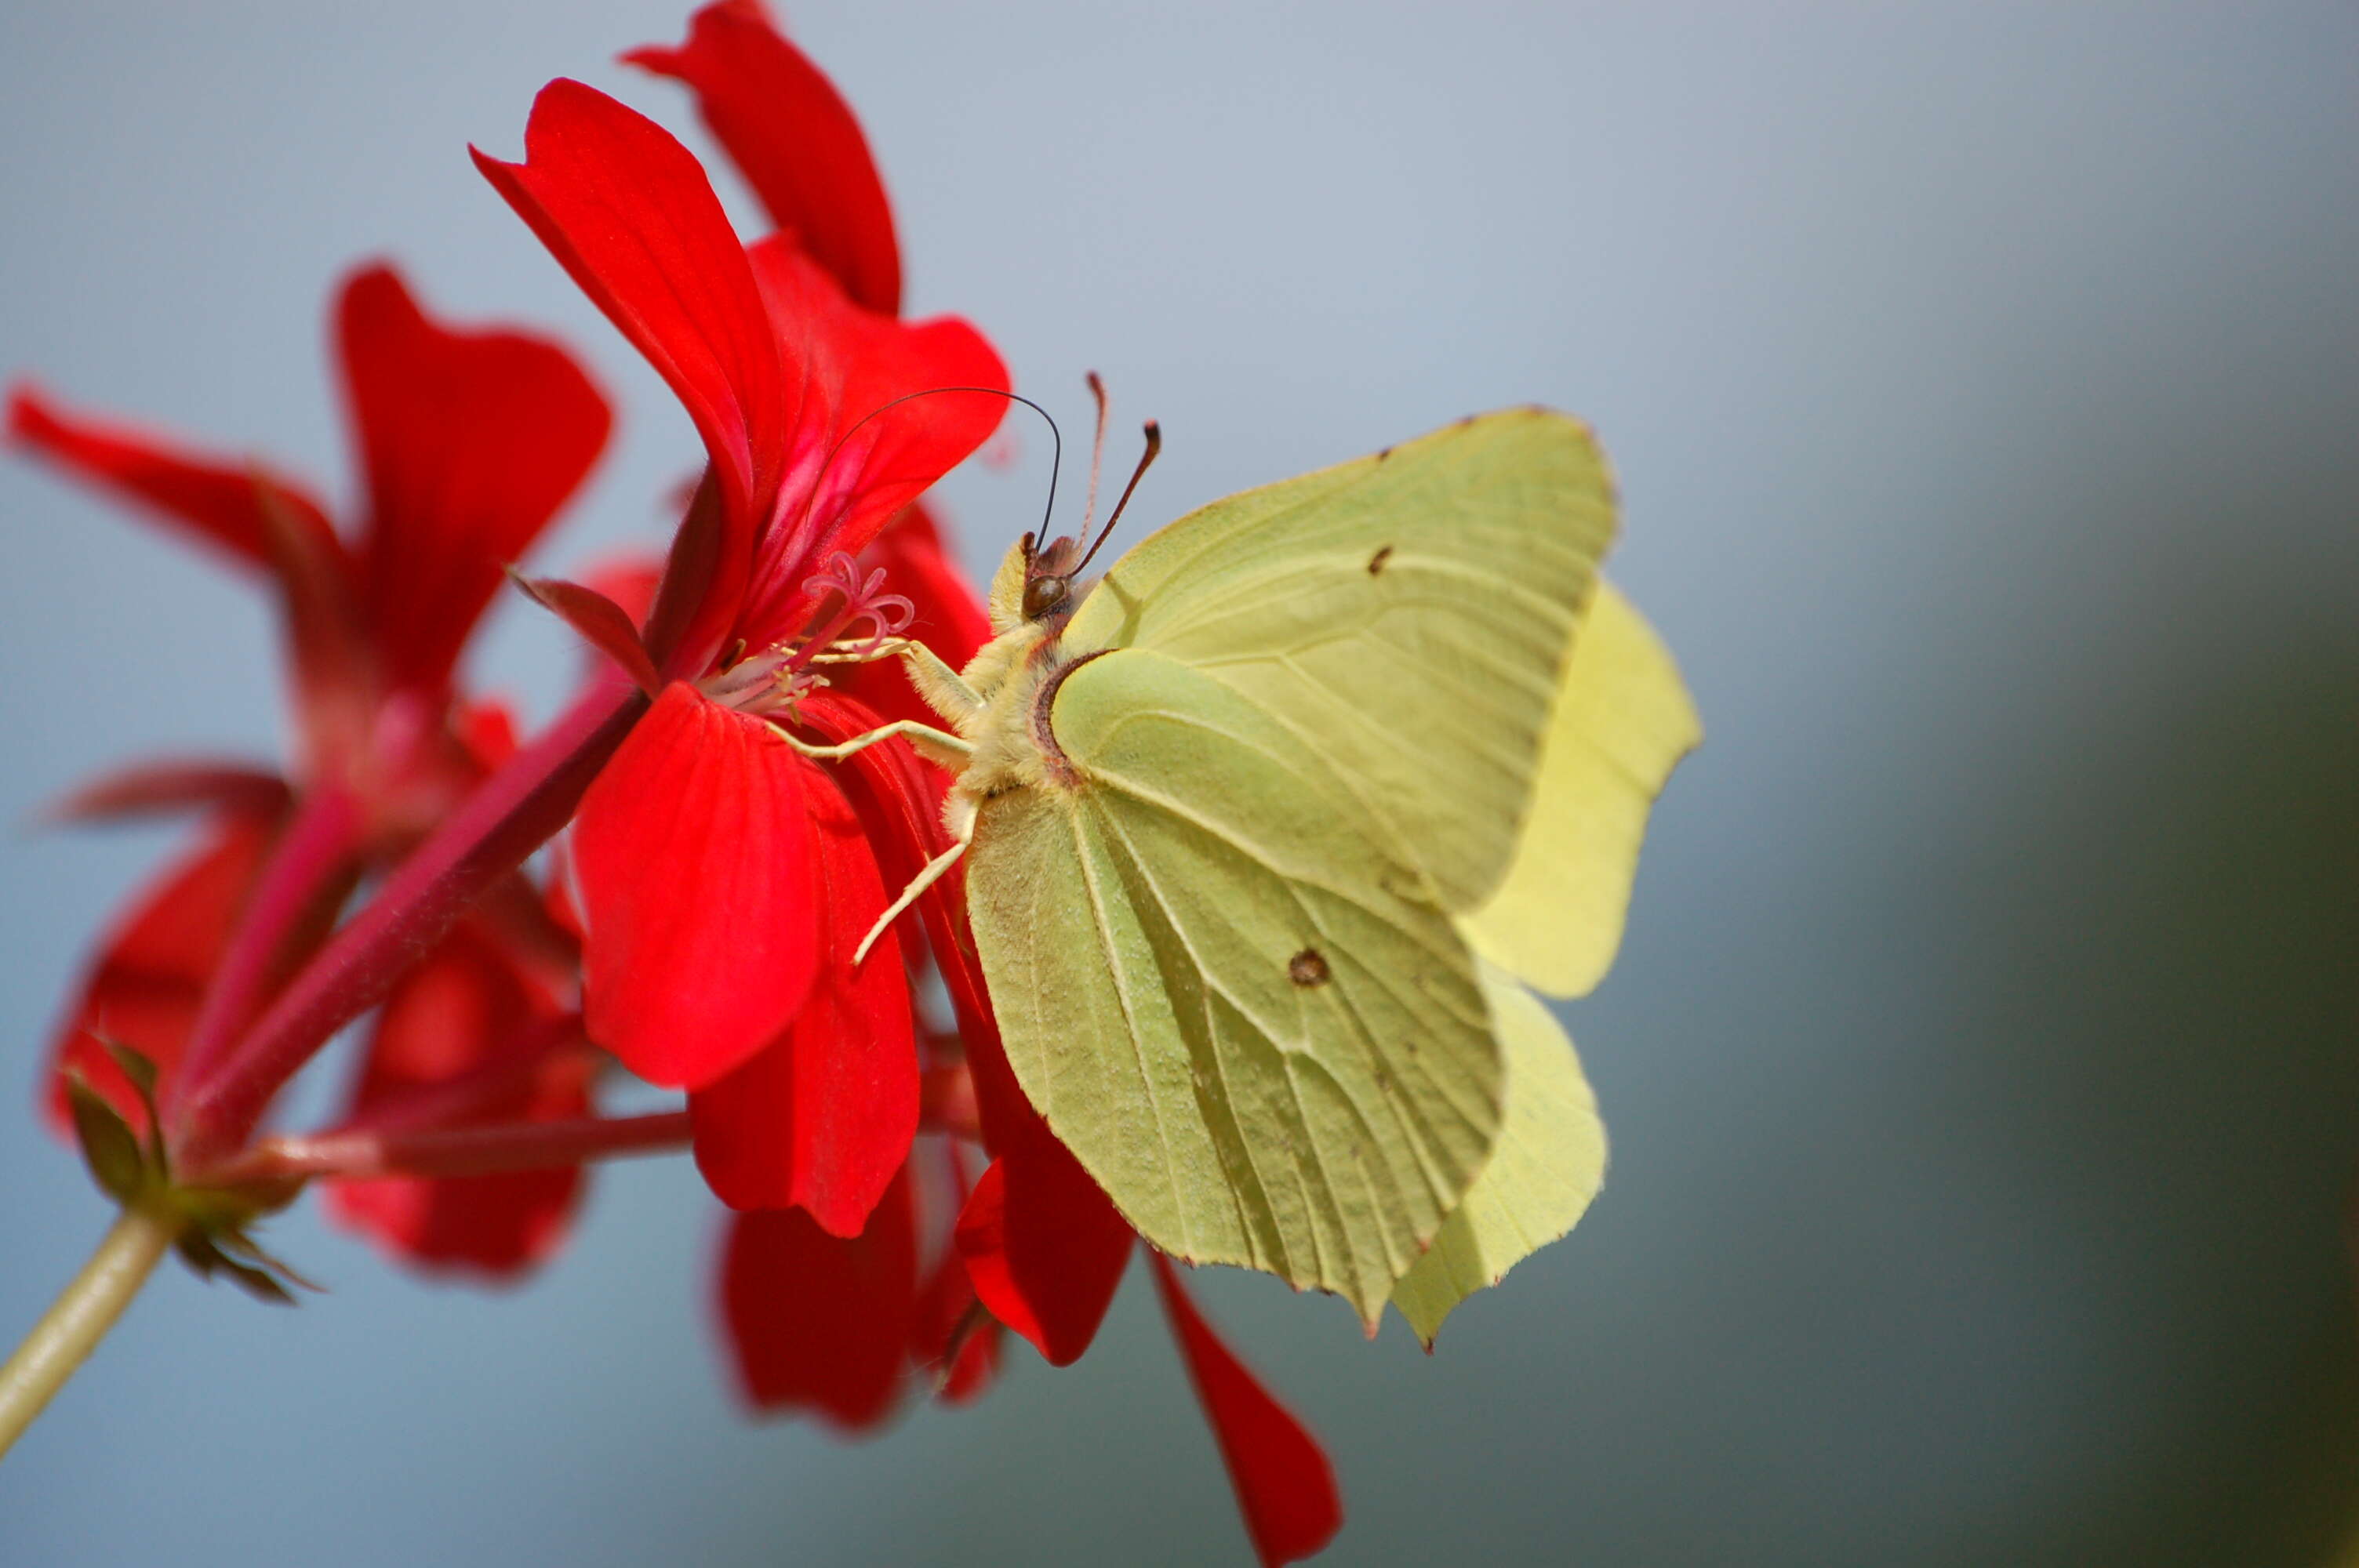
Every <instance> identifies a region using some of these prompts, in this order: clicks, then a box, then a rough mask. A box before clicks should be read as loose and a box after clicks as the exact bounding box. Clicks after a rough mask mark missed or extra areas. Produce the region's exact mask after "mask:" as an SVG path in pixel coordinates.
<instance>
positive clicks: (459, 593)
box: [336, 265, 613, 688]
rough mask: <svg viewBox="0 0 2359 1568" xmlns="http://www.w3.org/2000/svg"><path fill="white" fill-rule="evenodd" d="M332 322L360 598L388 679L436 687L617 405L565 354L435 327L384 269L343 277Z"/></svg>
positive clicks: (598, 441) (539, 344)
mask: <svg viewBox="0 0 2359 1568" xmlns="http://www.w3.org/2000/svg"><path fill="white" fill-rule="evenodd" d="M336 325H337V341H338V346H339V349H340V351H341V352H342V358H343V368H344V382H345V388H346V391H347V394H348V395H349V396H350V399H351V413H352V421H353V438H354V445H355V446H356V447H358V449H360V452H361V454H362V458H363V460H364V464H365V467H366V470H367V475H368V486H369V502H370V509H369V523H368V528H367V532H366V535H365V536H364V542H363V544H362V546H361V552H360V553H361V562H362V570H361V579H360V580H361V585H362V594H363V600H364V603H363V608H364V612H365V613H366V615H367V617H368V621H369V624H370V626H371V627H372V629H373V631H374V633H375V644H376V647H377V651H378V653H379V654H380V655H381V657H382V658H383V660H384V663H385V672H386V678H387V680H388V681H389V682H390V683H391V684H393V685H395V686H414V687H429V688H435V687H440V686H441V685H442V684H443V683H444V682H445V681H446V680H447V679H448V678H449V676H450V673H451V664H452V663H453V661H455V660H456V659H457V658H458V656H459V649H460V646H461V644H462V643H464V642H465V641H466V639H467V633H468V632H469V631H470V630H472V629H473V626H474V624H475V622H476V620H477V619H478V618H479V617H481V616H482V614H483V612H484V606H485V605H487V604H488V603H490V602H491V598H492V594H493V592H494V590H495V589H497V588H498V586H499V580H500V571H501V568H503V567H505V566H506V565H507V564H508V563H509V562H511V561H513V560H515V559H516V557H519V556H521V555H523V554H524V553H525V551H526V550H527V548H529V547H530V546H531V544H532V542H533V540H534V539H535V538H536V537H538V535H539V534H540V531H541V530H542V529H543V528H544V527H546V526H547V525H548V524H549V520H550V519H551V518H552V517H553V516H555V515H556V514H557V510H558V508H559V507H560V506H561V505H563V504H564V503H565V501H566V499H567V498H568V497H569V496H571V494H572V493H573V492H574V490H575V489H576V488H577V487H578V486H579V485H580V484H581V482H582V479H583V477H584V476H586V475H587V474H588V473H589V471H590V466H591V464H592V463H593V462H595V461H596V460H597V458H598V453H599V450H600V449H602V448H603V447H604V445H605V443H606V433H607V429H608V427H610V425H611V424H612V423H613V420H612V416H610V415H609V414H608V413H607V409H606V401H605V399H604V398H603V397H601V396H600V395H598V389H597V388H596V387H595V386H593V385H592V384H591V383H590V378H589V377H588V376H586V375H584V374H583V373H582V370H581V368H580V367H579V366H577V365H576V364H575V363H574V362H573V361H572V359H571V357H570V356H569V355H568V354H567V353H566V352H565V351H564V350H562V349H560V348H559V347H557V346H556V345H555V344H553V343H549V342H545V341H541V340H540V339H538V338H532V337H527V336H525V335H523V334H521V333H517V332H512V331H482V332H461V331H453V330H450V329H448V328H446V327H443V326H442V325H440V323H438V322H436V321H434V320H432V319H429V318H428V317H427V316H426V314H425V313H424V312H423V311H421V310H420V309H419V307H418V303H417V301H416V300H415V299H413V298H412V297H410V294H409V291H408V289H407V288H406V287H403V286H402V282H401V279H400V277H399V276H397V274H396V273H395V272H394V270H393V269H392V268H391V267H389V266H385V265H376V266H370V267H366V268H364V269H362V270H361V271H359V272H357V273H354V274H353V276H352V277H351V278H350V279H349V280H348V281H347V282H346V283H345V285H344V287H343V293H342V298H341V300H340V301H339V303H338V306H337V310H336Z"/></svg>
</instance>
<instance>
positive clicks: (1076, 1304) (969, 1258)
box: [958, 1131, 1133, 1367]
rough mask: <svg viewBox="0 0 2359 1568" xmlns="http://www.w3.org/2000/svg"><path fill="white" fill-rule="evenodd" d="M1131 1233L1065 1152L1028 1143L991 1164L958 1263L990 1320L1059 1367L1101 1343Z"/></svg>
mask: <svg viewBox="0 0 2359 1568" xmlns="http://www.w3.org/2000/svg"><path fill="white" fill-rule="evenodd" d="M1132 1237H1133V1232H1132V1230H1131V1228H1130V1225H1129V1223H1128V1222H1127V1221H1125V1219H1124V1218H1123V1217H1122V1216H1121V1215H1120V1214H1118V1213H1117V1212H1115V1210H1114V1205H1113V1204H1111V1203H1109V1202H1108V1201H1107V1200H1106V1195H1105V1194H1104V1193H1103V1192H1101V1191H1099V1190H1098V1184H1096V1183H1095V1182H1093V1181H1092V1180H1090V1177H1089V1173H1087V1172H1085V1171H1083V1170H1082V1167H1081V1164H1080V1162H1077V1161H1076V1160H1074V1158H1073V1157H1072V1155H1071V1154H1070V1153H1068V1152H1066V1151H1065V1146H1064V1145H1063V1144H1061V1143H1059V1142H1057V1141H1055V1140H1054V1139H1052V1138H1049V1137H1048V1136H1047V1135H1046V1133H1045V1131H1044V1132H1043V1133H1042V1135H1040V1136H1039V1137H1037V1138H1027V1139H1025V1140H1024V1141H1022V1142H1020V1143H1018V1144H1016V1146H1015V1147H1013V1148H1010V1149H1008V1150H1006V1152H1003V1153H1002V1154H1001V1155H1000V1157H999V1158H998V1159H997V1160H995V1161H994V1162H992V1165H991V1168H990V1169H989V1170H987V1171H985V1172H984V1173H983V1179H982V1180H981V1181H979V1182H977V1183H975V1184H974V1191H973V1193H972V1194H970V1195H968V1197H967V1201H966V1208H965V1211H964V1212H963V1213H962V1214H961V1215H960V1216H959V1223H958V1249H959V1256H960V1257H962V1258H963V1259H964V1260H966V1270H967V1276H968V1278H970V1279H972V1280H973V1281H974V1290H975V1293H976V1294H977V1295H978V1296H980V1297H982V1298H983V1304H984V1305H985V1306H987V1307H989V1308H990V1309H991V1313H992V1315H993V1316H994V1317H996V1318H997V1319H999V1321H1000V1322H1002V1323H1004V1324H1006V1325H1007V1326H1008V1327H1010V1328H1012V1329H1014V1330H1015V1331H1016V1333H1018V1334H1020V1335H1022V1336H1024V1337H1025V1338H1027V1339H1028V1340H1030V1341H1031V1342H1032V1343H1033V1345H1034V1346H1035V1347H1037V1348H1038V1350H1039V1352H1040V1354H1041V1355H1043V1356H1045V1357H1048V1358H1049V1363H1050V1364H1051V1365H1052V1366H1058V1367H1063V1366H1069V1365H1071V1363H1072V1362H1074V1361H1077V1360H1079V1359H1080V1358H1081V1355H1082V1351H1084V1350H1087V1349H1088V1348H1089V1347H1090V1341H1091V1340H1092V1339H1093V1338H1095V1337H1096V1336H1097V1332H1098V1325H1099V1324H1101V1323H1103V1321H1104V1320H1105V1314H1106V1308H1107V1307H1108V1306H1110V1305H1112V1304H1113V1303H1114V1291H1115V1290H1116V1288H1118V1287H1119V1286H1120V1285H1121V1284H1122V1274H1123V1269H1124V1267H1125V1265H1126V1264H1127V1263H1128V1262H1129V1261H1130V1244H1131V1240H1132Z"/></svg>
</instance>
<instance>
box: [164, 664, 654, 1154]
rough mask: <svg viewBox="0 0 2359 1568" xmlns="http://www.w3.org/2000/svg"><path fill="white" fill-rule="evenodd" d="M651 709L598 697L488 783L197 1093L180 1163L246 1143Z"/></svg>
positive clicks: (631, 700) (340, 933) (561, 819)
mask: <svg viewBox="0 0 2359 1568" xmlns="http://www.w3.org/2000/svg"><path fill="white" fill-rule="evenodd" d="M646 711H647V698H646V697H644V696H643V695H641V694H640V693H639V692H638V691H637V690H636V688H631V689H628V690H626V691H625V692H622V693H619V694H618V693H616V692H614V691H613V690H611V689H605V688H602V689H600V690H596V691H593V692H592V693H590V694H589V695H588V696H587V697H583V698H582V700H581V701H580V702H577V703H576V704H574V706H573V708H571V710H570V711H569V712H568V713H566V715H565V716H564V717H563V718H561V719H559V720H558V721H557V722H556V723H555V724H554V725H552V726H551V727H550V729H549V732H548V733H547V734H545V735H543V736H542V737H541V738H540V739H539V740H538V741H534V742H533V743H532V744H531V745H530V746H528V747H527V748H526V749H525V750H524V751H522V752H518V753H517V754H516V756H515V757H514V758H513V759H511V760H510V761H509V762H508V763H507V765H506V766H505V767H503V768H502V769H500V771H499V772H497V773H494V774H493V775H492V776H491V777H490V778H489V779H486V780H485V781H484V784H483V785H482V786H481V787H480V788H478V789H477V790H476V791H475V793H474V794H473V795H470V796H469V797H468V798H467V800H466V801H465V802H464V803H463V804H462V805H461V806H460V807H459V809H458V810H456V811H455V812H453V813H451V816H450V817H449V818H448V819H447V820H445V821H444V822H443V824H442V826H441V827H439V828H437V829H436V830H435V831H434V833H433V835H432V836H431V837H429V838H428V839H427V840H426V842H425V843H423V844H421V845H419V848H418V849H417V851H416V852H415V853H413V854H412V855H411V856H410V857H409V858H408V860H404V861H403V862H402V863H401V865H400V867H399V868H398V869H397V870H396V871H394V873H393V875H392V876H390V877H388V878H386V882H385V885H384V886H383V887H382V888H380V889H379V890H378V891H377V893H376V896H375V897H374V898H372V899H371V900H370V901H369V902H368V903H366V904H364V905H363V906H362V908H361V911H360V913H359V914H355V915H354V916H353V918H352V919H351V920H349V921H347V922H346V923H345V924H344V925H342V927H340V928H339V929H338V930H337V932H336V934H335V935H332V936H331V937H330V938H329V939H328V941H327V945H326V946H323V947H321V949H320V951H319V953H318V954H317V955H315V956H314V957H312V959H311V961H310V963H309V964H307V965H305V966H304V967H303V968H302V970H301V971H300V972H299V973H298V974H297V975H296V977H295V978H294V979H292V980H290V981H289V982H288V985H287V988H286V989H284V990H282V991H280V992H279V993H278V998H277V1000H276V1001H274V1002H273V1003H271V1005H270V1008H269V1010H268V1011H266V1012H265V1013H264V1014H263V1015H262V1017H261V1018H260V1019H259V1020H258V1021H257V1022H255V1025H254V1027H253V1028H252V1029H250V1030H249V1031H247V1032H246V1033H245V1037H244V1038H243V1039H242V1040H240V1041H239V1042H238V1044H237V1045H236V1046H235V1047H234V1049H233V1050H232V1051H231V1052H230V1053H229V1054H228V1057H227V1059H226V1060H224V1061H223V1063H222V1065H221V1067H220V1069H219V1070H218V1071H217V1072H215V1073H213V1074H212V1076H210V1077H208V1078H207V1080H206V1081H205V1082H203V1083H201V1084H198V1085H196V1086H194V1087H192V1088H191V1090H190V1095H189V1098H188V1101H187V1103H186V1104H185V1106H184V1107H183V1108H182V1112H181V1116H180V1118H179V1128H178V1133H179V1136H178V1137H177V1138H176V1139H175V1152H176V1153H177V1154H179V1156H180V1158H181V1160H182V1161H183V1162H185V1163H186V1164H188V1165H190V1166H203V1165H206V1164H208V1163H211V1162H213V1161H216V1160H218V1159H219V1158H221V1157H222V1156H223V1155H224V1154H226V1153H227V1152H230V1151H232V1150H234V1149H236V1148H237V1147H238V1146H239V1145H241V1144H243V1143H244V1142H245V1140H246V1139H247V1138H248V1137H249V1136H250V1135H251V1134H252V1133H253V1131H254V1129H255V1125H256V1124H257V1123H259V1122H260V1121H261V1119H262V1114H263V1112H264V1111H265V1110H266V1109H267V1108H268V1107H269V1105H270V1101H271V1098H272V1097H273V1096H275V1095H276V1094H277V1092H278V1089H279V1087H280V1086H282V1085H283V1084H285V1083H286V1082H287V1080H288V1079H289V1078H291V1077H293V1076H295V1074H296V1073H297V1072H298V1071H299V1070H300V1069H301V1067H302V1066H303V1064H305V1063H306V1062H309V1061H310V1059H311V1058H312V1056H313V1055H315V1054H317V1053H318V1052H319V1050H320V1048H321V1046H322V1045H324V1044H327V1043H328V1040H329V1038H330V1037H331V1036H332V1035H333V1034H334V1033H336V1031H337V1030H339V1029H342V1027H343V1026H344V1025H345V1024H347V1023H350V1022H352V1021H353V1019H355V1018H357V1017H359V1016H360V1015H361V1014H362V1013H363V1012H364V1011H367V1010H368V1009H369V1008H371V1007H374V1006H375V1004H376V1003H377V1002H379V1001H381V1000H384V998H385V994H386V991H387V990H389V989H392V987H393V983H394V981H396V980H397V979H400V978H401V976H402V974H403V972H404V971H406V970H407V969H408V968H409V967H410V966H411V965H412V964H414V963H416V962H417V961H418V959H419V958H420V957H423V956H424V955H425V954H426V952H427V951H428V950H429V949H430V948H431V947H432V946H434V944H435V943H437V942H439V941H440V940H441V938H442V936H443V934H444V933H446V932H447V931H449V930H450V929H451V924H452V923H453V922H454V921H456V920H457V919H458V918H459V916H460V915H461V914H463V913H465V911H466V909H467V908H468V906H469V905H470V904H471V903H473V901H474V900H475V899H476V898H477V897H479V896H481V894H482V893H483V892H484V889H485V888H487V887H489V886H490V885H491V884H492V883H493V882H495V881H497V880H498V879H499V878H501V877H503V876H506V874H507V873H508V872H510V871H514V870H515V869H516V867H518V866H520V865H522V864H523V863H524V861H525V858H526V857H527V856H528V855H530V854H531V853H532V852H533V851H534V850H535V849H538V848H540V846H541V845H542V843H544V842H545V841H546V840H547V839H548V838H549V837H550V836H551V835H552V834H554V833H556V832H557V830H558V829H559V828H560V827H564V826H565V824H566V821H567V819H568V818H570V817H571V816H572V815H573V808H574V806H576V805H578V804H580V802H581V799H582V792H583V791H585V790H587V789H588V788H589V787H590V781H591V780H592V779H593V778H595V777H596V776H597V773H598V770H599V768H600V767H602V766H603V765H604V763H605V761H606V759H607V758H608V757H609V756H611V755H613V754H614V748H615V747H617V746H619V745H621V744H622V743H623V738H624V737H625V736H626V735H628V734H629V733H630V731H631V726H633V725H634V724H636V723H637V722H638V719H639V716H640V715H641V714H643V713H645V712H646Z"/></svg>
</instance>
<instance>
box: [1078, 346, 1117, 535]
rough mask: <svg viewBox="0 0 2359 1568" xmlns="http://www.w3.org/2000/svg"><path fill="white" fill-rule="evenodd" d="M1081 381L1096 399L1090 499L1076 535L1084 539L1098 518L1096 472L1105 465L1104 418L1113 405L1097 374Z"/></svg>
mask: <svg viewBox="0 0 2359 1568" xmlns="http://www.w3.org/2000/svg"><path fill="white" fill-rule="evenodd" d="M1082 380H1084V381H1086V382H1088V383H1089V384H1090V395H1091V396H1092V397H1093V398H1095V399H1097V405H1098V433H1097V435H1096V437H1095V438H1093V439H1092V440H1091V442H1090V498H1089V502H1088V503H1087V504H1086V505H1084V506H1083V507H1082V526H1081V530H1080V532H1079V534H1078V535H1077V536H1078V537H1080V538H1083V539H1086V538H1088V537H1089V536H1090V527H1091V525H1092V524H1094V523H1095V522H1096V521H1097V516H1098V470H1099V469H1100V468H1102V467H1103V465H1104V463H1105V433H1106V416H1107V415H1108V414H1109V413H1111V412H1112V411H1113V405H1112V404H1110V403H1109V402H1107V401H1106V389H1105V383H1104V382H1103V381H1100V380H1099V379H1098V373H1097V372H1095V371H1092V372H1090V373H1089V374H1087V375H1085V376H1083V377H1082Z"/></svg>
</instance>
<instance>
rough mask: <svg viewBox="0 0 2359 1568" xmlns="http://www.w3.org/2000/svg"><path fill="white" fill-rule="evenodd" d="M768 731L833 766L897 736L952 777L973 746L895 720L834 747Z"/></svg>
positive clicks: (927, 727)
mask: <svg viewBox="0 0 2359 1568" xmlns="http://www.w3.org/2000/svg"><path fill="white" fill-rule="evenodd" d="M771 729H772V730H775V731H776V733H777V735H778V737H779V738H780V739H781V740H783V741H786V743H787V744H788V745H789V746H792V747H793V748H794V749H795V750H796V751H798V752H801V753H802V754H803V755H804V756H806V757H817V758H819V759H820V760H821V761H822V762H834V761H836V760H837V759H839V758H843V757H848V756H850V755H852V753H853V752H864V751H866V750H867V749H868V748H869V747H871V746H874V745H875V744H876V742H877V741H890V740H891V739H893V737H894V736H896V735H898V736H901V737H903V738H905V739H906V740H908V742H909V744H910V745H912V746H914V747H916V748H917V751H918V754H919V756H921V757H923V758H925V759H926V760H927V761H928V762H932V763H935V764H936V765H938V766H940V767H944V768H948V769H950V770H951V772H952V773H956V772H958V771H959V770H960V769H962V768H963V767H964V766H965V765H966V760H967V758H968V756H969V755H970V754H972V753H973V751H974V748H973V746H971V745H969V744H968V743H967V742H966V741H962V740H961V739H959V738H958V737H957V736H955V735H952V734H949V733H947V732H946V731H943V730H937V729H935V728H933V727H932V726H931V725H929V724H920V723H919V722H918V721H917V720H916V719H895V720H893V722H892V723H890V724H887V725H885V726H884V727H883V728H881V729H876V730H869V731H868V732H867V733H866V734H864V735H854V736H853V738H852V739H851V740H849V741H843V742H841V743H839V744H837V745H833V746H814V745H812V744H811V743H810V741H805V740H803V739H801V738H800V737H799V736H796V735H790V734H788V732H787V731H786V730H780V729H778V728H777V726H776V725H772V726H771Z"/></svg>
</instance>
